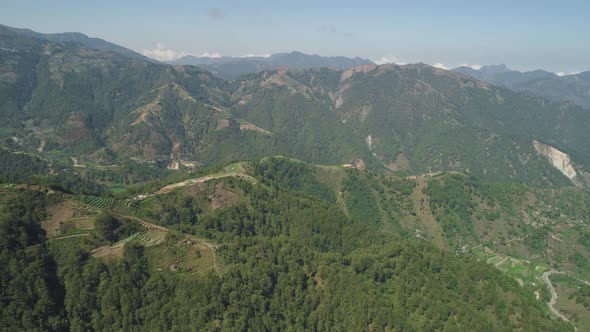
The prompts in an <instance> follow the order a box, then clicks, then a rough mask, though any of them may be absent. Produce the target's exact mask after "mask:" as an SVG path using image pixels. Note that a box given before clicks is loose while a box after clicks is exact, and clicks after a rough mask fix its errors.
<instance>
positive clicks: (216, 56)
mask: <svg viewBox="0 0 590 332" xmlns="http://www.w3.org/2000/svg"><path fill="white" fill-rule="evenodd" d="M221 57H222V55H221V54H219V53H217V52H213V53H209V52H205V53H203V54H201V55H199V58H221Z"/></svg>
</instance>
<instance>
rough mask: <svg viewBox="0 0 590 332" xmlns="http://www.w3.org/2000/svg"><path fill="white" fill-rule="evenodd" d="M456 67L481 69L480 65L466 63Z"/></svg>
mask: <svg viewBox="0 0 590 332" xmlns="http://www.w3.org/2000/svg"><path fill="white" fill-rule="evenodd" d="M457 67H469V68H471V69H474V70H480V69H481V65H468V64H466V63H463V64H460V65H459V66H457Z"/></svg>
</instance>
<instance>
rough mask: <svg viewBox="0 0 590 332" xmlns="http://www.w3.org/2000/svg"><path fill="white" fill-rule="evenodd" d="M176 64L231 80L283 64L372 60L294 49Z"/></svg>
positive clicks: (357, 63)
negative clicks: (270, 53) (256, 55)
mask: <svg viewBox="0 0 590 332" xmlns="http://www.w3.org/2000/svg"><path fill="white" fill-rule="evenodd" d="M168 63H170V64H174V65H192V66H198V67H200V68H202V69H204V70H207V71H210V72H211V73H212V74H214V75H216V76H218V77H220V78H223V79H227V80H233V79H236V78H238V77H240V76H242V75H246V74H253V73H257V72H261V71H265V70H273V69H278V68H282V67H286V68H291V69H310V68H322V67H327V68H335V69H349V68H352V67H357V66H360V65H366V64H371V63H372V62H371V61H370V60H367V59H361V58H358V57H356V58H347V57H343V56H336V57H322V56H319V55H308V54H304V53H301V52H296V51H293V52H291V53H277V54H272V55H270V56H268V57H218V58H211V57H194V56H191V55H187V56H184V57H181V58H180V59H177V60H174V61H169V62H168Z"/></svg>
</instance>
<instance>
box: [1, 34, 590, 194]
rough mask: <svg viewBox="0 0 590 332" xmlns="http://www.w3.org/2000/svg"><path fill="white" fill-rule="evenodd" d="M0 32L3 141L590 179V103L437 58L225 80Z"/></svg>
mask: <svg viewBox="0 0 590 332" xmlns="http://www.w3.org/2000/svg"><path fill="white" fill-rule="evenodd" d="M0 33H1V38H0V44H1V45H0V47H1V49H0V51H1V52H2V53H1V57H0V60H1V65H0V78H1V79H0V96H2V98H1V99H0V100H1V105H0V112H1V114H2V117H3V119H6V121H4V122H3V124H2V127H1V128H0V137H1V139H2V141H3V144H4V145H6V146H8V147H10V148H12V149H15V150H26V151H28V152H31V153H38V154H41V155H44V156H46V157H49V158H50V159H61V160H62V161H63V160H68V159H70V158H74V159H75V160H76V162H78V163H80V164H88V163H90V164H101V165H112V164H118V163H122V162H125V161H127V160H129V159H133V160H136V161H138V162H140V163H149V164H157V165H161V166H169V167H172V168H177V167H181V166H182V165H185V166H187V167H198V166H207V165H214V164H216V163H219V162H226V161H231V160H244V159H251V158H259V157H263V156H273V155H279V154H283V155H287V156H291V157H295V158H299V159H302V160H305V161H309V162H313V163H321V164H345V163H353V164H356V165H359V167H361V168H362V167H368V168H370V169H373V170H387V169H389V170H391V171H396V172H404V173H406V174H422V173H427V172H430V173H432V172H438V171H460V172H466V173H470V174H472V175H475V176H477V177H478V178H483V179H486V180H493V181H516V182H521V183H526V184H530V185H542V186H546V185H564V184H575V185H578V186H586V185H587V184H588V171H587V170H588V168H589V165H590V159H589V158H590V157H589V156H590V151H589V149H590V148H589V147H588V145H587V144H585V142H588V141H590V130H589V128H590V113H589V112H588V111H587V110H586V109H583V108H580V107H577V106H573V105H571V104H558V103H552V102H548V101H546V100H543V99H540V98H536V97H530V96H526V95H522V94H518V93H514V92H511V91H509V90H506V89H503V88H498V87H495V86H492V85H489V84H486V83H483V82H481V81H477V80H475V79H472V78H469V77H466V76H463V75H460V74H456V73H453V72H449V71H444V70H440V69H436V68H433V67H430V66H427V65H421V64H417V65H406V66H396V65H383V66H376V65H372V64H369V65H365V66H361V67H355V68H353V69H349V70H344V71H343V70H336V69H302V70H290V69H279V70H274V71H265V72H262V73H257V74H251V75H248V76H244V77H242V78H241V79H239V80H236V81H233V82H226V81H223V80H221V79H218V78H216V77H214V76H213V75H211V74H210V73H207V72H203V71H200V70H198V69H196V68H194V67H191V66H176V67H174V66H170V65H163V64H156V63H152V62H149V61H144V60H141V59H136V58H129V57H125V56H122V55H120V54H118V53H112V52H104V51H98V50H96V49H92V48H88V47H85V46H82V45H81V44H76V43H59V42H53V41H48V40H44V39H38V38H34V37H31V36H26V35H23V34H19V33H16V32H14V31H12V30H10V29H7V28H1V29H0ZM535 142H538V143H539V144H537V143H535ZM540 147H542V148H540ZM74 163H75V162H74ZM560 163H561V164H566V166H564V167H561V166H559V165H560ZM554 165H555V166H554Z"/></svg>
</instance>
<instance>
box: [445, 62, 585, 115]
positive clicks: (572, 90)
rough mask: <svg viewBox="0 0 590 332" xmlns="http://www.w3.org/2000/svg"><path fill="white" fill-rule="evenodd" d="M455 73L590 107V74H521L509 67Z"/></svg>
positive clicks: (468, 69)
mask: <svg viewBox="0 0 590 332" xmlns="http://www.w3.org/2000/svg"><path fill="white" fill-rule="evenodd" d="M453 71H456V72H459V73H462V74H465V75H469V76H472V77H474V78H476V79H479V80H482V81H484V82H488V83H491V84H495V85H499V86H505V87H507V88H509V89H512V90H514V91H521V92H527V93H530V94H534V95H537V96H540V97H543V98H547V99H549V100H555V101H569V102H573V103H576V104H578V105H582V106H585V107H590V72H587V71H586V72H582V73H577V74H571V75H565V76H558V75H556V74H554V73H550V72H546V71H543V70H534V71H528V72H520V71H516V70H510V69H508V68H507V67H506V66H505V65H496V66H483V67H481V68H480V69H473V68H470V67H458V68H455V69H453Z"/></svg>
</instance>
